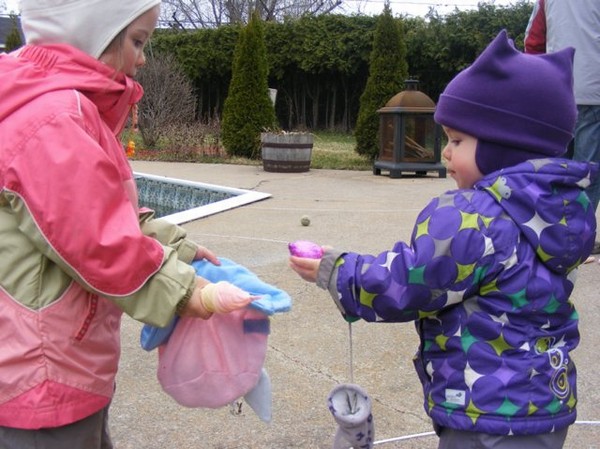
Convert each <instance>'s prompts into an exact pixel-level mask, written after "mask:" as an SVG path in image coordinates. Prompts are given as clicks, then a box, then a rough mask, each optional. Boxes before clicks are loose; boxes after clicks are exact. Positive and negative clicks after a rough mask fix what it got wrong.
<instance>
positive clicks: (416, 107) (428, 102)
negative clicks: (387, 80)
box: [377, 80, 435, 113]
mask: <svg viewBox="0 0 600 449" xmlns="http://www.w3.org/2000/svg"><path fill="white" fill-rule="evenodd" d="M404 84H405V86H406V90H403V91H402V92H398V93H397V94H396V95H394V96H393V97H392V98H390V100H389V101H388V102H387V103H386V104H385V106H384V107H383V108H381V109H379V110H378V111H377V112H383V113H393V112H430V113H433V112H435V102H434V101H433V100H432V99H431V98H429V97H428V96H427V95H426V94H424V93H423V92H421V91H420V90H419V89H418V88H417V86H418V84H419V82H418V81H416V80H406V81H405V82H404Z"/></svg>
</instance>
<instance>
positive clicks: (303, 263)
mask: <svg viewBox="0 0 600 449" xmlns="http://www.w3.org/2000/svg"><path fill="white" fill-rule="evenodd" d="M289 261H290V267H291V268H292V270H294V271H295V272H296V273H298V275H300V277H301V278H302V279H304V280H305V281H308V282H317V274H318V272H319V264H320V263H321V259H309V258H306V257H297V256H290V259H289Z"/></svg>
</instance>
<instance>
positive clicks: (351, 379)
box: [348, 322, 354, 384]
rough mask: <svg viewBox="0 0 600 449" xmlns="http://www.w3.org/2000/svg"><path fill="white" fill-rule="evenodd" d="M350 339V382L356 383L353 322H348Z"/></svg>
mask: <svg viewBox="0 0 600 449" xmlns="http://www.w3.org/2000/svg"><path fill="white" fill-rule="evenodd" d="M348 340H349V341H350V344H349V345H348V351H349V353H350V354H349V358H350V360H349V363H350V366H349V370H348V371H349V372H350V383H351V384H353V383H354V351H353V348H352V323H351V322H348Z"/></svg>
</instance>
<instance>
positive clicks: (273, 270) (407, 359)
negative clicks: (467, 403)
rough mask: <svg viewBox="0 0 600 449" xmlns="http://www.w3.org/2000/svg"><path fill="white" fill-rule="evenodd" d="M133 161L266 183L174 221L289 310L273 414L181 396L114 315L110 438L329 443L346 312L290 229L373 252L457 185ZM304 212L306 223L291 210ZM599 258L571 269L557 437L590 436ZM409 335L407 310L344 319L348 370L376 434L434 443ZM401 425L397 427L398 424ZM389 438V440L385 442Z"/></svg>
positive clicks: (598, 398)
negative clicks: (385, 318) (576, 333)
mask: <svg viewBox="0 0 600 449" xmlns="http://www.w3.org/2000/svg"><path fill="white" fill-rule="evenodd" d="M133 167H134V169H135V170H136V171H139V172H144V173H151V174H157V175H164V176H169V177H173V178H181V179H187V180H194V181H201V182H206V183H212V184H217V185H223V186H229V187H235V188H241V189H248V190H258V191H262V192H268V193H270V194H271V195H272V197H271V198H269V199H266V200H263V201H260V202H256V203H252V204H250V205H247V206H243V207H240V208H236V209H232V210H229V211H226V212H223V213H219V214H216V215H212V216H209V217H206V218H204V219H201V220H197V221H193V222H190V223H187V224H185V225H184V227H185V228H186V229H187V230H188V232H189V234H190V236H191V237H192V238H193V239H194V240H196V241H197V242H199V243H200V244H202V245H204V246H206V247H208V248H211V249H212V250H214V251H215V252H216V253H217V254H218V255H220V256H223V257H227V258H230V259H233V260H235V261H236V262H238V263H241V264H243V265H245V266H246V267H248V268H249V269H250V270H252V271H253V272H254V273H256V274H257V275H259V276H260V277H261V278H262V279H263V280H264V281H266V282H269V283H271V284H274V285H277V286H278V287H280V288H282V289H284V290H286V291H287V292H288V293H289V294H290V295H291V297H292V298H293V301H294V303H293V308H292V311H291V312H289V313H286V314H280V315H276V316H275V317H274V318H273V319H272V323H271V335H270V337H269V348H268V352H267V360H266V364H265V367H266V369H267V370H268V372H269V375H270V377H271V381H272V385H273V420H272V422H271V423H270V424H265V423H263V422H262V421H260V420H259V419H258V418H257V416H256V415H255V414H254V412H253V411H252V410H251V409H250V407H248V406H247V405H244V406H243V407H242V412H241V414H236V415H234V414H232V413H231V411H230V409H229V408H228V407H225V408H222V409H217V410H207V409H188V408H184V407H182V406H179V405H178V404H177V403H175V402H174V401H173V400H172V399H171V398H170V397H169V396H167V395H166V394H165V393H163V392H162V391H161V389H160V386H159V384H158V381H157V380H156V364H157V353H156V352H152V353H147V352H145V351H143V350H142V349H141V348H140V346H139V332H140V329H141V326H142V325H141V324H140V323H137V322H135V321H133V320H132V319H130V318H128V317H124V320H123V334H122V342H123V354H122V359H121V366H120V373H119V376H118V380H117V393H116V396H115V399H114V402H113V405H112V408H111V429H112V435H113V440H114V442H115V445H116V448H117V449H165V448H174V449H192V448H204V449H287V448H301V449H329V448H331V445H332V442H333V435H334V433H335V429H336V425H335V422H334V420H333V418H332V416H331V414H330V413H329V411H328V409H327V404H326V399H327V396H328V394H329V392H330V391H331V389H332V388H333V387H334V386H335V385H336V384H338V383H343V382H349V381H350V377H349V376H350V374H349V344H348V342H349V339H348V324H347V323H346V322H345V321H344V320H343V319H342V318H341V317H340V315H339V313H338V311H337V309H336V307H335V305H334V304H333V302H332V301H331V299H330V298H329V297H328V294H326V292H324V291H322V290H320V289H318V288H317V287H315V286H314V285H311V284H308V283H306V282H304V281H302V280H301V279H300V278H299V277H298V276H297V275H296V274H295V273H293V272H292V271H291V269H290V268H289V267H288V265H287V258H288V252H287V242H289V241H293V240H298V239H306V240H313V241H315V242H318V243H320V244H328V245H331V246H335V247H337V248H347V249H350V250H353V251H359V252H370V253H377V252H380V251H383V250H385V249H388V248H390V247H391V245H392V244H393V243H394V242H395V241H397V240H407V239H409V237H410V233H411V230H412V226H413V223H414V220H415V218H416V215H417V213H418V212H419V211H420V210H421V209H422V208H423V207H424V206H425V205H426V204H427V203H428V201H429V200H430V199H431V198H432V197H433V196H435V195H437V194H439V193H440V192H442V191H445V190H449V189H452V188H454V182H453V181H452V180H451V179H450V178H448V179H440V178H438V177H437V175H436V174H433V173H432V174H430V175H429V176H426V177H421V178H412V177H406V178H402V179H390V178H389V177H388V176H385V175H383V176H374V175H373V174H372V173H371V172H369V171H364V172H363V171H334V170H310V171H309V172H306V173H297V174H291V173H288V174H282V173H267V172H265V171H264V170H263V169H262V167H260V166H237V165H217V164H214V165H213V164H181V163H178V164H169V163H158V162H134V163H133ZM303 215H308V216H309V217H310V219H311V224H310V226H308V227H304V226H302V225H301V223H300V218H301V217H302V216H303ZM599 279H600V264H598V263H597V262H594V263H590V264H587V265H584V266H582V267H581V268H580V270H579V280H578V283H577V286H576V289H575V294H574V302H575V304H576V306H577V307H578V310H579V314H580V317H581V327H580V330H581V334H582V338H581V344H580V346H579V348H578V350H577V351H576V352H575V354H574V358H575V361H576V363H577V366H578V372H579V386H578V389H579V405H578V420H579V423H578V424H576V425H575V426H573V427H572V428H571V430H570V432H569V436H568V439H567V443H566V445H565V448H567V449H586V448H598V447H600V426H598V425H596V423H597V422H598V421H600V377H599V376H598V360H600V325H599V324H598V320H599V317H600V292H599V290H600V289H599V286H600V281H599ZM417 341H418V339H417V336H416V333H415V331H414V327H413V325H412V324H411V323H407V324H379V325H374V324H367V323H364V322H357V323H355V324H354V325H353V343H354V350H353V354H354V382H355V383H357V384H359V385H360V386H361V387H363V388H364V389H365V390H366V391H367V392H368V393H369V394H370V396H371V398H372V400H373V416H374V419H375V439H376V441H378V442H379V443H378V444H377V445H376V447H378V448H379V447H381V448H383V449H387V448H414V449H416V448H419V449H430V448H431V449H433V448H436V447H437V438H436V437H435V436H431V435H426V436H416V435H418V434H422V433H429V432H431V430H432V428H431V425H430V423H429V420H428V418H427V416H426V415H425V412H424V411H423V405H422V392H421V387H420V385H419V383H418V380H417V376H416V374H415V373H414V370H413V367H412V355H413V353H414V351H415V349H416V347H417ZM402 436H407V437H408V438H406V439H403V440H396V439H397V438H399V437H402ZM390 439H394V441H389V442H388V441H387V440H390Z"/></svg>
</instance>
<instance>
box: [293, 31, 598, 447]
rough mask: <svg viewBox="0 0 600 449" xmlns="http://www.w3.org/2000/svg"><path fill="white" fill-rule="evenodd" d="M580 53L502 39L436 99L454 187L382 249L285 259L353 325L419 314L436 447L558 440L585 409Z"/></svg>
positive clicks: (585, 227)
mask: <svg viewBox="0 0 600 449" xmlns="http://www.w3.org/2000/svg"><path fill="white" fill-rule="evenodd" d="M572 61H573V49H565V50H563V51H560V52H557V53H553V54H548V55H527V54H523V53H521V52H519V51H518V50H516V49H515V48H514V46H513V44H512V42H511V41H510V40H509V39H508V37H507V35H506V32H505V31H503V32H501V33H500V34H499V35H498V36H497V37H496V38H495V39H494V40H493V41H492V43H491V44H490V45H489V46H488V47H487V48H486V49H485V50H484V51H483V52H482V54H481V55H480V56H479V57H478V58H477V59H476V60H475V62H474V63H473V64H472V65H471V66H470V67H468V68H467V69H465V70H464V71H462V72H461V73H459V74H458V75H457V76H456V77H455V78H454V79H453V80H452V81H451V82H450V83H449V84H448V86H447V87H446V89H445V91H444V92H443V93H442V95H441V96H440V99H439V102H438V105H437V109H436V112H435V119H436V121H437V122H438V123H440V124H441V125H442V126H443V128H444V131H445V133H446V136H447V138H448V143H447V145H446V146H445V148H444V150H443V152H442V155H443V157H444V160H445V163H446V165H447V169H448V173H449V174H450V175H451V176H452V177H453V178H454V180H455V181H456V184H457V189H456V190H453V191H449V192H446V193H444V194H442V195H440V196H439V197H437V198H434V199H433V200H432V201H431V202H430V203H429V204H428V205H427V206H426V207H425V208H424V209H423V210H422V211H421V213H420V214H419V216H418V218H417V221H416V224H415V226H414V229H413V232H412V236H411V240H410V242H409V243H404V242H397V243H396V244H395V245H394V247H393V248H392V249H391V250H389V251H385V252H382V253H381V254H379V255H368V254H357V253H352V252H347V251H339V250H334V249H326V250H325V251H324V254H323V257H322V258H320V259H310V258H303V257H296V256H291V257H290V265H291V267H292V269H293V270H295V271H296V272H297V273H298V274H299V275H300V276H301V277H302V278H303V279H305V280H307V281H309V282H316V283H317V285H318V286H319V287H321V288H323V289H326V290H329V292H330V293H331V295H332V297H333V299H334V301H335V303H336V305H337V306H338V308H339V309H340V311H341V312H342V314H343V315H344V316H345V317H346V318H348V319H355V318H362V319H363V320H366V321H372V322H407V321H414V322H416V329H417V331H418V333H419V336H420V340H421V343H420V346H419V348H418V350H417V353H416V355H415V358H414V364H415V368H416V371H417V373H418V376H419V379H420V380H421V383H422V386H423V392H424V399H425V400H424V407H425V411H426V412H427V414H428V415H429V416H430V417H431V419H432V421H433V424H434V428H435V429H436V432H437V433H438V435H439V437H440V443H439V447H440V448H463V447H478V448H491V447H493V448H496V449H498V448H500V449H502V448H503V449H507V448H516V447H527V448H529V449H531V448H544V449H547V448H561V447H562V446H563V444H564V440H565V438H566V435H567V429H568V427H569V425H571V424H573V422H575V418H576V404H577V391H576V371H575V366H574V364H573V360H572V358H571V351H572V350H573V349H575V347H576V346H577V344H578V342H579V332H578V325H577V312H576V310H575V308H574V306H573V304H572V303H571V301H570V296H571V293H572V291H573V286H574V273H575V269H576V268H577V267H578V266H579V265H580V264H581V263H582V262H583V261H585V260H586V258H587V257H588V255H589V254H590V251H591V249H592V247H593V245H594V239H595V233H596V220H595V215H594V210H593V208H592V207H590V201H589V199H588V197H587V196H586V194H585V192H584V189H585V188H586V187H587V186H588V185H589V184H590V180H591V179H592V178H593V177H594V176H595V174H596V172H597V167H596V166H595V165H593V164H588V163H582V162H576V161H572V160H567V159H562V158H561V156H562V155H563V154H564V153H565V152H566V149H567V145H568V143H569V141H570V140H571V138H572V136H573V134H572V133H573V127H574V124H575V117H576V108H575V101H574V98H573V88H572V82H573V78H572Z"/></svg>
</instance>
